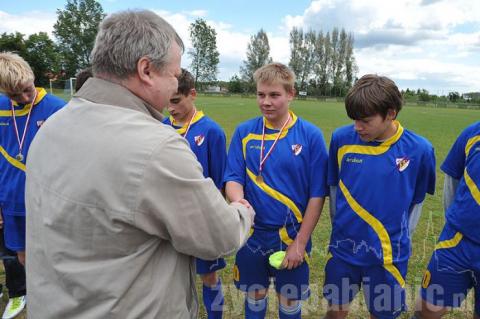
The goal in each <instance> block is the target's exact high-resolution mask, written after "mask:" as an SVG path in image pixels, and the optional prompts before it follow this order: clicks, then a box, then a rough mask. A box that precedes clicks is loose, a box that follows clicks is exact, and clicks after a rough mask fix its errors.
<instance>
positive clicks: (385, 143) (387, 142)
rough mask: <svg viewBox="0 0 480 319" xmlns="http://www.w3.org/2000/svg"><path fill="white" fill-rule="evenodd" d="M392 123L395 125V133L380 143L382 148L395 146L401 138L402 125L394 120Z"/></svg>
mask: <svg viewBox="0 0 480 319" xmlns="http://www.w3.org/2000/svg"><path fill="white" fill-rule="evenodd" d="M393 123H394V124H395V126H396V127H397V131H396V132H395V134H393V136H391V137H389V138H387V139H386V140H385V141H383V142H382V144H380V145H382V146H390V145H392V144H395V143H396V142H397V141H398V140H399V139H400V137H401V136H402V134H403V126H402V124H400V122H399V121H398V120H395V121H393Z"/></svg>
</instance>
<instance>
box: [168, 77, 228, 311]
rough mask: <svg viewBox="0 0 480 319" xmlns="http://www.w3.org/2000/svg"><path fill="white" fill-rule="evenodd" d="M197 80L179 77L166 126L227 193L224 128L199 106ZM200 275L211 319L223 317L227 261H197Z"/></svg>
mask: <svg viewBox="0 0 480 319" xmlns="http://www.w3.org/2000/svg"><path fill="white" fill-rule="evenodd" d="M196 96H197V92H196V90H195V80H194V79H193V76H192V75H191V74H190V72H188V71H187V70H185V69H182V74H181V75H180V77H179V78H178V91H177V94H175V95H174V96H173V97H172V98H171V99H170V103H169V106H168V112H169V113H170V117H169V118H166V119H165V120H164V123H165V124H168V125H171V126H173V127H174V128H175V129H176V130H177V131H178V133H180V134H181V135H182V136H183V137H185V139H186V140H187V141H188V143H189V144H190V148H191V149H192V151H193V153H195V155H196V156H197V160H198V161H199V162H200V164H201V165H202V168H203V175H204V176H205V177H210V178H211V179H212V180H213V182H214V183H215V185H216V186H217V188H218V189H219V190H221V191H223V173H224V170H225V162H226V159H227V149H226V139H225V133H224V132H223V130H222V129H221V128H220V126H219V125H218V124H217V123H215V122H214V121H212V120H211V119H210V118H209V117H207V116H205V115H204V114H203V112H202V111H198V110H197V108H196V107H195V98H196ZM196 263H197V273H198V274H199V275H200V276H201V278H202V281H203V303H204V305H205V309H206V310H207V314H208V318H209V319H216V318H222V314H223V304H224V298H223V292H222V284H221V281H220V279H219V278H218V276H217V273H216V271H217V270H220V269H223V268H225V265H226V264H225V260H224V259H223V258H220V259H217V260H213V261H210V260H203V259H199V258H197V260H196Z"/></svg>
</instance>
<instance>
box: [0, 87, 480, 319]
mask: <svg viewBox="0 0 480 319" xmlns="http://www.w3.org/2000/svg"><path fill="white" fill-rule="evenodd" d="M59 95H60V94H59ZM62 97H63V98H65V99H69V96H68V94H66V95H63V96H62ZM197 107H198V108H199V109H201V110H203V111H205V113H206V114H207V115H208V116H210V117H211V118H213V119H214V120H215V121H217V122H218V123H219V124H220V125H221V126H222V127H223V128H224V130H225V133H226V135H227V140H228V141H229V140H230V138H231V136H232V134H233V130H234V129H235V127H236V126H237V125H238V124H239V123H240V122H242V121H245V120H247V119H250V118H252V117H255V116H259V114H260V113H259V111H258V107H257V106H256V102H255V99H254V98H251V97H250V98H242V97H233V96H232V97H210V96H199V97H198V99H197ZM291 109H292V110H293V111H294V112H295V113H296V114H297V115H298V116H301V117H303V118H304V119H306V120H308V121H310V122H312V123H314V124H315V125H317V126H318V127H320V128H321V129H322V131H323V133H324V136H325V140H326V142H327V145H329V142H330V136H331V133H332V131H333V130H334V129H335V128H336V127H339V126H341V125H345V124H348V123H350V122H351V121H350V120H349V119H348V118H347V116H346V113H345V110H344V106H343V103H340V102H336V101H332V102H328V101H327V102H319V101H313V100H302V101H294V102H293V103H292V106H291ZM479 118H480V110H468V109H450V108H431V107H428V108H427V107H422V106H416V105H415V106H409V105H407V106H406V107H404V109H403V110H402V112H401V113H400V116H399V120H400V121H401V123H402V125H403V126H404V127H406V128H408V129H410V130H413V131H414V132H416V133H418V134H420V135H423V136H425V137H426V138H428V139H429V140H430V141H431V142H432V144H433V145H434V147H435V151H436V157H437V188H436V194H435V195H434V196H428V197H427V199H426V201H425V203H424V207H423V215H422V218H421V220H420V222H419V225H418V227H417V231H416V233H415V235H414V238H413V255H412V257H411V259H410V265H409V273H408V277H407V284H408V287H407V291H408V302H409V305H410V306H409V308H410V309H412V305H413V302H414V300H415V298H416V295H417V292H418V289H419V287H420V283H421V280H422V276H423V271H424V269H425V267H426V265H427V263H428V261H429V259H430V255H431V253H432V250H433V247H434V245H435V241H436V239H437V237H438V235H439V231H440V230H441V228H442V226H443V222H444V217H443V208H442V202H441V200H442V190H443V174H442V173H441V172H440V170H439V169H438V167H439V165H440V164H441V162H442V161H443V160H444V158H445V156H446V153H447V152H448V150H449V148H450V146H451V145H452V143H453V141H454V140H455V138H456V137H457V135H458V134H459V133H460V132H461V131H462V130H463V128H465V127H466V126H467V125H469V124H471V123H473V122H475V121H478V119H479ZM327 208H328V203H327V204H326V205H325V209H324V212H323V214H322V217H321V219H320V221H319V224H318V226H317V228H316V230H315V232H314V235H313V242H314V249H313V254H312V267H311V279H310V282H311V289H312V297H311V298H310V299H309V300H308V301H306V302H305V303H304V307H303V318H321V317H322V316H323V314H325V311H326V303H325V301H324V300H323V298H322V283H323V275H324V270H323V269H324V264H325V256H326V249H327V245H328V240H329V235H330V231H331V227H330V218H329V214H328V210H327ZM227 261H228V265H227V268H226V269H224V270H223V271H222V272H221V273H222V278H223V279H222V280H223V283H224V288H225V295H226V310H225V318H243V297H242V295H241V294H240V293H239V292H238V291H237V290H236V289H235V287H234V286H233V283H232V271H231V270H232V266H233V257H229V258H228V259H227ZM197 285H198V288H199V296H200V298H201V283H200V281H198V282H197ZM270 297H271V298H270V303H269V311H268V316H267V317H268V318H277V316H278V314H277V313H278V312H277V307H276V300H275V296H273V295H271V296H270ZM470 297H471V296H470ZM472 305H473V302H472V301H471V299H469V302H467V303H465V304H464V307H463V308H462V309H460V310H458V311H456V312H455V313H454V314H452V315H451V316H447V317H446V318H471V317H472ZM0 309H1V308H0ZM410 316H411V312H409V313H408V314H405V315H403V316H402V317H401V318H403V319H407V318H410ZM200 317H201V318H206V315H205V312H204V310H203V309H202V311H201V314H200ZM349 318H368V313H367V311H366V307H365V305H364V302H363V298H358V297H357V298H356V300H355V303H354V305H353V306H352V312H351V315H350V316H349Z"/></svg>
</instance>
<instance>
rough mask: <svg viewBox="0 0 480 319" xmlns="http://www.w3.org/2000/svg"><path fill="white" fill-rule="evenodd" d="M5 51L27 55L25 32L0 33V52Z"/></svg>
mask: <svg viewBox="0 0 480 319" xmlns="http://www.w3.org/2000/svg"><path fill="white" fill-rule="evenodd" d="M3 51H10V52H15V53H17V54H18V55H20V56H22V57H23V56H25V52H26V45H25V39H24V38H23V34H21V33H20V32H15V33H6V32H5V33H2V34H1V35H0V52H3Z"/></svg>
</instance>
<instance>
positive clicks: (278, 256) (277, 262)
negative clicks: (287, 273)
mask: <svg viewBox="0 0 480 319" xmlns="http://www.w3.org/2000/svg"><path fill="white" fill-rule="evenodd" d="M285 255H286V252H285V251H277V252H275V253H273V254H271V255H270V257H269V258H268V262H269V263H270V266H272V267H273V268H275V269H282V268H283V267H282V262H283V259H284V258H285Z"/></svg>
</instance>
